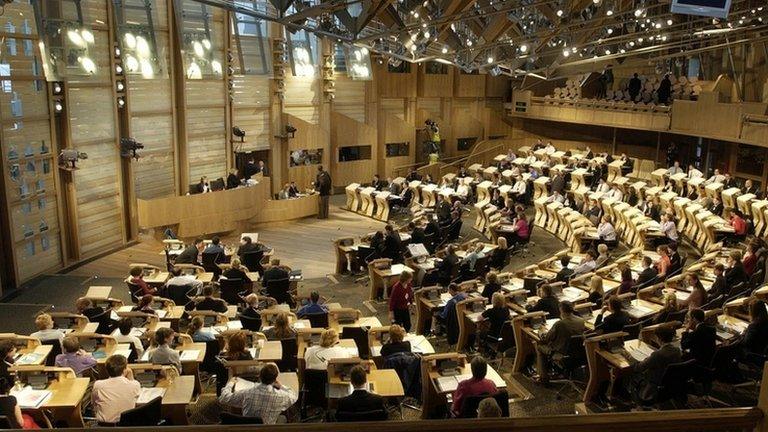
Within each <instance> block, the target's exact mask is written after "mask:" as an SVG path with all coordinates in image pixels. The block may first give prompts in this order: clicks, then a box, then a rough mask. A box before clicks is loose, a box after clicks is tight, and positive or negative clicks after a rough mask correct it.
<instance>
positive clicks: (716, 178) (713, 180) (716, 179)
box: [705, 168, 725, 184]
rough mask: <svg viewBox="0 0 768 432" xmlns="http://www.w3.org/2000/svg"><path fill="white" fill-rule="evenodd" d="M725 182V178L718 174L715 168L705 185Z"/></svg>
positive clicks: (718, 171)
mask: <svg viewBox="0 0 768 432" xmlns="http://www.w3.org/2000/svg"><path fill="white" fill-rule="evenodd" d="M724 181H725V176H724V175H722V174H720V170H719V169H717V168H715V173H714V174H712V177H710V178H708V179H707V181H706V182H705V183H707V184H710V183H722V182H724Z"/></svg>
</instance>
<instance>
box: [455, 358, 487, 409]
mask: <svg viewBox="0 0 768 432" xmlns="http://www.w3.org/2000/svg"><path fill="white" fill-rule="evenodd" d="M469 366H470V368H471V369H472V378H468V379H465V380H464V381H462V382H460V383H459V386H458V387H456V391H455V392H453V406H452V407H451V410H452V411H453V413H454V414H455V415H456V416H459V415H461V412H462V410H463V409H464V400H465V399H466V398H468V397H472V396H480V395H483V394H485V395H488V396H493V395H494V394H495V393H496V391H497V389H496V384H494V383H493V381H491V380H489V379H487V378H485V374H486V373H487V372H488V363H486V361H485V359H484V358H483V357H482V356H477V357H475V358H473V359H472V363H470V364H469Z"/></svg>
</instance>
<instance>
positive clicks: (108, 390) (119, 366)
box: [91, 354, 141, 426]
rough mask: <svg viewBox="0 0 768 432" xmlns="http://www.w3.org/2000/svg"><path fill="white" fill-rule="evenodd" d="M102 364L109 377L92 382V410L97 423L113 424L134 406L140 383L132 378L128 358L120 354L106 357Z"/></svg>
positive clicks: (139, 391) (139, 390)
mask: <svg viewBox="0 0 768 432" xmlns="http://www.w3.org/2000/svg"><path fill="white" fill-rule="evenodd" d="M104 366H105V369H106V370H107V374H108V375H109V378H107V379H104V380H99V381H96V382H95V383H93V390H92V391H91V398H92V400H93V411H94V413H95V414H96V420H97V421H98V422H99V424H102V425H105V426H114V425H115V424H116V423H117V422H118V421H120V415H121V414H122V413H123V412H125V411H128V410H131V409H133V408H135V407H136V399H138V397H139V394H140V393H141V384H139V382H138V381H136V380H134V379H133V371H132V370H131V369H130V368H128V360H127V359H126V358H125V357H124V356H122V355H120V354H115V355H112V356H110V357H109V358H107V361H106V362H105V364H104Z"/></svg>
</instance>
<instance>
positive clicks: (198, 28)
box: [176, 0, 223, 79]
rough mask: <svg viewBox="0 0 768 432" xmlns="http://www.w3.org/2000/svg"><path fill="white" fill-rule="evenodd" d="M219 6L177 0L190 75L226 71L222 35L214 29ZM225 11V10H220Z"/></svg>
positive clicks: (187, 70)
mask: <svg viewBox="0 0 768 432" xmlns="http://www.w3.org/2000/svg"><path fill="white" fill-rule="evenodd" d="M214 13H216V11H215V8H212V7H210V6H207V5H205V4H203V3H198V2H196V1H193V0H176V14H177V16H178V21H179V22H180V23H181V25H180V26H179V31H180V32H181V35H180V36H181V46H182V51H183V57H184V70H185V73H186V76H187V79H202V78H203V77H219V76H221V75H222V72H223V70H222V65H221V52H222V47H221V45H220V44H221V35H219V34H217V33H216V32H215V30H214V25H213V24H214V23H213V15H214ZM219 13H221V11H219Z"/></svg>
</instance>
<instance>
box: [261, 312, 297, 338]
mask: <svg viewBox="0 0 768 432" xmlns="http://www.w3.org/2000/svg"><path fill="white" fill-rule="evenodd" d="M264 336H266V337H267V339H268V340H283V339H295V338H296V331H295V330H294V329H293V328H292V327H291V324H290V320H289V319H288V314H287V313H285V312H282V313H280V314H278V315H277V317H275V325H274V326H273V327H270V328H268V329H266V330H264Z"/></svg>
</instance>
